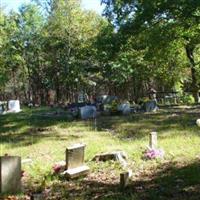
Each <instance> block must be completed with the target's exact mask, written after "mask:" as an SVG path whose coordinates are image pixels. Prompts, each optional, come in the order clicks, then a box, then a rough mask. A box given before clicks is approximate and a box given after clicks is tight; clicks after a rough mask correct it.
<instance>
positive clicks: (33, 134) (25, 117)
mask: <svg viewBox="0 0 200 200" xmlns="http://www.w3.org/2000/svg"><path fill="white" fill-rule="evenodd" d="M47 111H48V112H49V111H50V112H53V111H54V110H51V109H47V108H45V109H44V108H42V109H34V110H26V111H25V112H20V113H10V114H6V115H1V116H0V143H1V144H5V143H7V144H8V143H9V144H11V145H12V147H16V146H29V145H32V144H35V143H37V142H38V141H39V140H41V139H42V138H49V139H54V138H55V139H60V140H64V137H63V136H60V135H59V134H58V133H57V132H56V131H54V130H51V127H53V126H55V125H57V124H62V123H68V122H70V121H71V120H70V119H69V118H68V117H67V116H66V115H55V116H52V117H48V116H44V115H43V114H44V113H45V112H47Z"/></svg>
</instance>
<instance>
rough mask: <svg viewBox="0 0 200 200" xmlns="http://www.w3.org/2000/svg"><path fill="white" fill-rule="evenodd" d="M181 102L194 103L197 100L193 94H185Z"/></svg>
mask: <svg viewBox="0 0 200 200" xmlns="http://www.w3.org/2000/svg"><path fill="white" fill-rule="evenodd" d="M180 102H181V103H183V104H194V103H195V100H194V97H193V96H192V95H189V94H183V95H182V96H181V97H180Z"/></svg>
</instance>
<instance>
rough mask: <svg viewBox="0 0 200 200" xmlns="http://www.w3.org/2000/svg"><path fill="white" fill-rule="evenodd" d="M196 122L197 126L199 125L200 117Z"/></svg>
mask: <svg viewBox="0 0 200 200" xmlns="http://www.w3.org/2000/svg"><path fill="white" fill-rule="evenodd" d="M196 124H197V126H198V127H200V119H197V120H196Z"/></svg>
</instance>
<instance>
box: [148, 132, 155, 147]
mask: <svg viewBox="0 0 200 200" xmlns="http://www.w3.org/2000/svg"><path fill="white" fill-rule="evenodd" d="M149 147H150V148H151V149H156V147H157V132H151V133H150V134H149Z"/></svg>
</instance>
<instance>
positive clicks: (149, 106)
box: [144, 100, 158, 112]
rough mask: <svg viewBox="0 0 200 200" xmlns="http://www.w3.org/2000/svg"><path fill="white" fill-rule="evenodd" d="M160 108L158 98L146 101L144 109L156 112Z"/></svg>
mask: <svg viewBox="0 0 200 200" xmlns="http://www.w3.org/2000/svg"><path fill="white" fill-rule="evenodd" d="M157 110H158V106H157V102H156V100H151V101H147V102H145V103H144V111H145V112H155V111H157Z"/></svg>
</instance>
